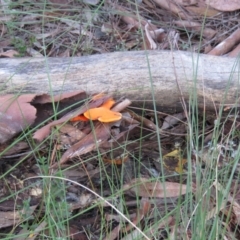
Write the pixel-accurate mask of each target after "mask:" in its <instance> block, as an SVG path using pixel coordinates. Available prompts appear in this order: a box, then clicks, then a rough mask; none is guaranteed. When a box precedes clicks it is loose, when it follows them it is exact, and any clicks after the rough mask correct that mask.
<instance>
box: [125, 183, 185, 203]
mask: <svg viewBox="0 0 240 240" xmlns="http://www.w3.org/2000/svg"><path fill="white" fill-rule="evenodd" d="M123 189H124V190H128V191H130V193H132V194H135V195H137V196H141V197H145V198H147V197H155V198H165V197H178V196H180V195H184V194H186V192H187V185H185V184H180V183H175V182H160V181H153V182H150V181H149V179H146V178H135V179H133V180H132V181H131V182H130V183H128V184H125V185H124V186H123Z"/></svg>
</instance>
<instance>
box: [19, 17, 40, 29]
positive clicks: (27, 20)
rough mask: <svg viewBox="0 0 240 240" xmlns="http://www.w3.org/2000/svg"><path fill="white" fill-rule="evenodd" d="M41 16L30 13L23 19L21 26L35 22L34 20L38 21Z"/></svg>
mask: <svg viewBox="0 0 240 240" xmlns="http://www.w3.org/2000/svg"><path fill="white" fill-rule="evenodd" d="M40 18H42V17H40V15H39V14H28V15H26V16H24V17H23V18H22V19H21V25H20V27H21V28H22V27H24V26H25V25H26V24H33V22H36V21H37V19H40ZM37 22H40V20H38V21H37Z"/></svg>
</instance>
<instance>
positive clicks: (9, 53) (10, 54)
mask: <svg viewBox="0 0 240 240" xmlns="http://www.w3.org/2000/svg"><path fill="white" fill-rule="evenodd" d="M17 55H19V52H17V51H15V50H8V51H6V52H2V53H0V57H9V58H13V57H16V56H17Z"/></svg>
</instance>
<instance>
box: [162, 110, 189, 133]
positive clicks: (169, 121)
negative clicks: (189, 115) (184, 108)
mask: <svg viewBox="0 0 240 240" xmlns="http://www.w3.org/2000/svg"><path fill="white" fill-rule="evenodd" d="M184 118H185V113H184V112H182V113H176V114H173V115H169V116H167V117H166V118H165V119H164V122H163V125H162V127H161V129H162V130H164V129H167V128H170V127H173V125H175V124H177V123H178V122H179V121H181V120H182V119H184Z"/></svg>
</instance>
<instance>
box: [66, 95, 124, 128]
mask: <svg viewBox="0 0 240 240" xmlns="http://www.w3.org/2000/svg"><path fill="white" fill-rule="evenodd" d="M114 103H115V101H114V100H113V99H112V98H111V99H109V100H108V101H106V102H105V103H103V104H102V106H100V107H98V108H91V109H89V110H87V111H86V112H85V113H83V115H80V116H77V117H74V118H72V119H71V121H72V122H75V121H88V120H92V121H94V120H98V121H100V122H104V123H108V122H116V121H118V120H120V119H121V118H122V114H121V113H119V112H114V111H111V110H110V108H111V107H112V106H113V105H114Z"/></svg>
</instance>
